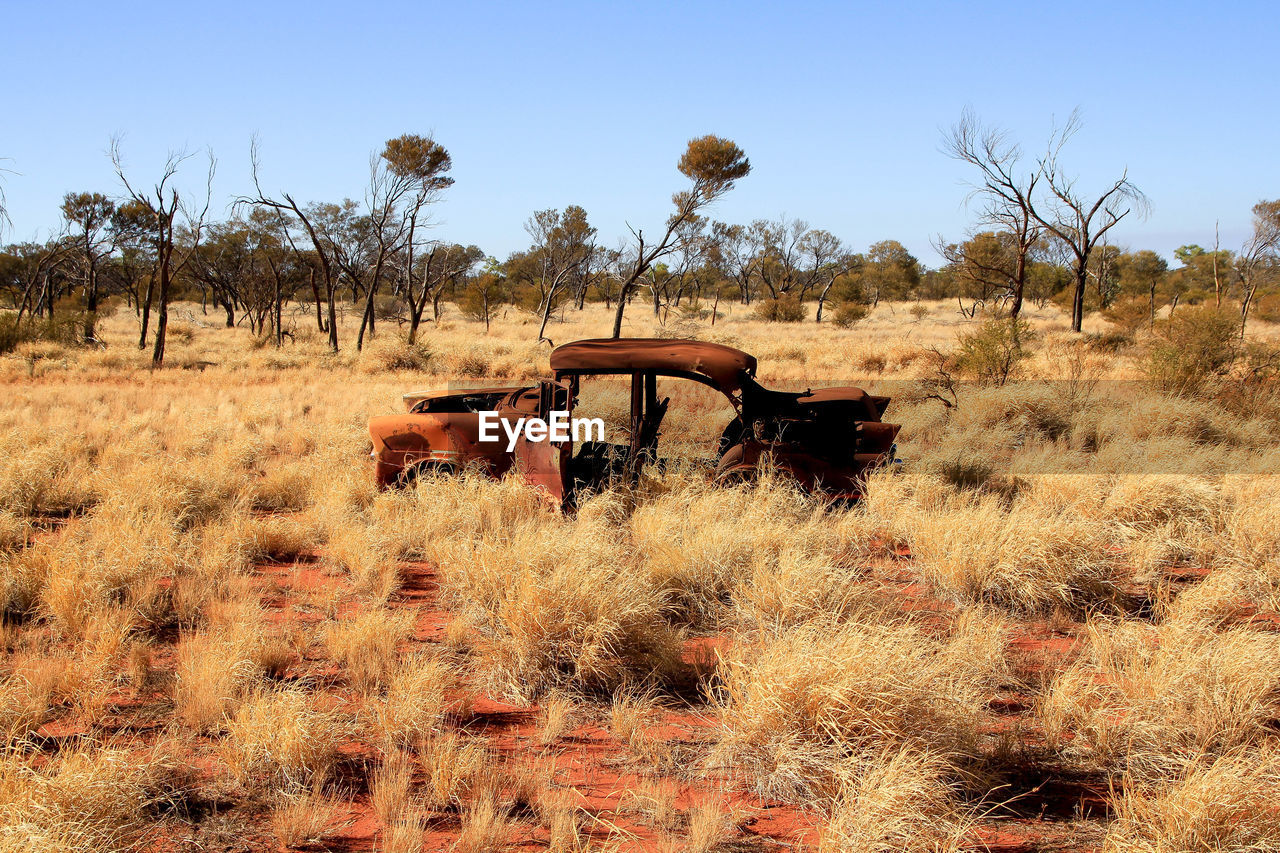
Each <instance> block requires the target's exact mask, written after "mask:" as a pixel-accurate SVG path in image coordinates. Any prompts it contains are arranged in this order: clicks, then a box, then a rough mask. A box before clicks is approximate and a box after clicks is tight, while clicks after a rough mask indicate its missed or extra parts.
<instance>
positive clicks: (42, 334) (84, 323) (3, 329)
mask: <svg viewBox="0 0 1280 853" xmlns="http://www.w3.org/2000/svg"><path fill="white" fill-rule="evenodd" d="M86 327H88V328H92V323H91V322H90V316H89V314H88V313H86V312H84V311H77V312H74V313H63V314H57V315H55V316H54V318H53V319H51V320H45V319H40V318H28V319H25V320H24V321H23V323H22V325H21V326H19V325H18V318H17V315H16V314H4V315H0V353H6V352H13V351H14V350H15V349H17V348H18V344H21V343H26V342H27V341H48V342H50V343H56V344H62V345H63V346H69V347H75V346H83V345H84V343H85V339H84V330H85V328H86Z"/></svg>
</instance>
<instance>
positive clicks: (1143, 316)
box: [1102, 296, 1151, 335]
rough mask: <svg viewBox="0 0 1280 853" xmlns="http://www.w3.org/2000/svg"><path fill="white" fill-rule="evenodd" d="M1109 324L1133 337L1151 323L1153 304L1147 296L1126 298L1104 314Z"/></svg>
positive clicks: (1114, 303) (1117, 301) (1116, 302)
mask: <svg viewBox="0 0 1280 853" xmlns="http://www.w3.org/2000/svg"><path fill="white" fill-rule="evenodd" d="M1102 316H1103V317H1106V318H1107V320H1108V321H1109V322H1111V323H1112V324H1114V325H1115V326H1116V327H1117V328H1118V329H1120V330H1121V331H1123V332H1128V333H1129V334H1130V335H1132V334H1133V333H1134V332H1136V331H1137V330H1138V329H1141V328H1142V327H1143V326H1146V325H1147V324H1149V323H1150V322H1151V302H1150V300H1149V299H1148V298H1147V297H1145V296H1126V297H1124V298H1123V299H1117V300H1116V301H1115V302H1113V303H1111V305H1110V307H1108V308H1107V310H1105V311H1103V312H1102Z"/></svg>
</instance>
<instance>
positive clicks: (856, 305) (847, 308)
mask: <svg viewBox="0 0 1280 853" xmlns="http://www.w3.org/2000/svg"><path fill="white" fill-rule="evenodd" d="M870 313H871V309H870V308H869V307H868V306H866V305H863V304H862V303H861V302H842V303H840V306H839V307H838V308H836V314H835V316H834V317H833V318H832V319H831V322H833V323H835V324H836V325H837V326H839V327H840V328H842V329H847V328H849V327H850V326H852V325H854V324H855V323H857V322H859V321H860V320H862V319H864V318H865V317H866V316H867V315H868V314H870Z"/></svg>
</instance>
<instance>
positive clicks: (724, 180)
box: [613, 134, 751, 338]
mask: <svg viewBox="0 0 1280 853" xmlns="http://www.w3.org/2000/svg"><path fill="white" fill-rule="evenodd" d="M677 168H678V169H679V170H680V174H682V175H684V176H685V177H686V178H688V179H689V180H690V181H691V182H692V186H690V187H689V189H687V190H682V191H680V192H677V193H676V194H675V195H673V196H672V197H671V201H672V203H673V204H674V205H675V208H676V209H675V212H674V213H673V214H672V215H671V217H670V218H669V219H667V226H666V230H665V231H664V232H663V234H662V236H661V237H660V238H659V239H658V240H657V241H656V242H648V241H646V240H645V237H644V232H643V231H640V230H635V229H632V230H631V235H632V238H633V240H634V244H633V246H632V247H631V250H630V251H629V253H628V256H627V259H626V261H625V262H624V267H623V270H622V271H621V273H620V275H619V279H620V287H619V291H618V307H617V311H616V312H615V314H614V316H613V337H615V338H619V337H621V336H622V315H623V312H624V311H625V310H626V307H627V301H628V300H629V299H630V298H631V296H632V295H633V294H634V293H635V292H636V289H637V288H638V287H639V286H640V281H641V278H642V277H643V276H644V274H645V273H646V272H648V271H649V268H650V267H651V266H653V264H654V262H656V261H658V260H660V259H661V258H663V257H665V256H667V255H669V254H671V252H673V251H675V249H676V248H677V244H678V242H679V240H680V234H681V229H682V226H683V225H684V224H685V223H686V222H688V221H689V220H690V219H692V218H693V217H695V216H697V215H698V213H699V211H701V210H703V209H705V208H706V207H707V206H709V205H711V204H714V203H715V202H716V201H717V200H718V199H720V198H721V197H722V196H723V195H724V194H725V193H727V192H729V190H731V189H733V187H734V184H735V183H736V182H737V181H738V180H739V179H740V178H744V177H746V176H747V175H748V174H749V173H750V172H751V162H750V161H749V160H748V159H747V156H746V154H744V153H743V152H742V149H741V148H739V147H738V146H737V145H736V144H735V143H734V142H733V141H731V140H729V139H725V138H723V137H719V136H714V135H710V134H709V135H707V136H700V137H698V138H696V139H691V140H689V145H688V147H687V148H686V149H685V152H684V155H683V156H682V157H681V158H680V162H679V163H678V164H677Z"/></svg>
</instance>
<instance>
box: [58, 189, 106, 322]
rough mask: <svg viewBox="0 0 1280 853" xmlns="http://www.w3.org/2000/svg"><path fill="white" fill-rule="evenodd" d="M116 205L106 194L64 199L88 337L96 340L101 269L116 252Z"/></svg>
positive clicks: (87, 194)
mask: <svg viewBox="0 0 1280 853" xmlns="http://www.w3.org/2000/svg"><path fill="white" fill-rule="evenodd" d="M115 209H116V206H115V203H114V202H112V201H111V199H109V198H107V197H106V196H105V195H103V194H102V193H67V194H66V195H65V196H63V198H62V208H61V210H62V218H63V219H65V220H66V222H67V226H68V228H69V229H70V234H69V236H70V238H71V240H72V242H73V243H74V244H75V247H76V251H77V253H78V254H79V261H80V264H81V284H82V286H83V287H84V306H85V311H86V312H87V315H86V317H85V322H84V337H85V340H87V341H92V340H93V339H94V319H95V314H96V313H97V311H98V268H99V267H100V266H101V264H102V261H103V258H105V257H106V256H108V255H109V254H110V253H111V251H112V249H113V248H114V242H113V236H114V234H113V232H112V230H111V217H112V214H114V213H115Z"/></svg>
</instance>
